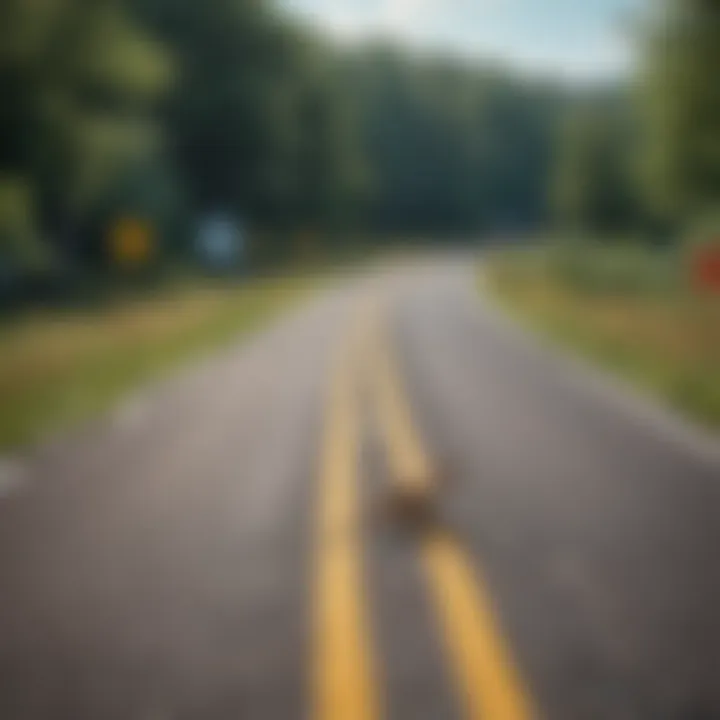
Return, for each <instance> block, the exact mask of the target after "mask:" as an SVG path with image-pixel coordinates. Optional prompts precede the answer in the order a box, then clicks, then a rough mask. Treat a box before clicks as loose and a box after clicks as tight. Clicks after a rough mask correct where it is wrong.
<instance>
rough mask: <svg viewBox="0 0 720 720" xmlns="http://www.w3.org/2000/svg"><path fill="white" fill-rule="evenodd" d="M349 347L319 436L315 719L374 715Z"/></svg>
mask: <svg viewBox="0 0 720 720" xmlns="http://www.w3.org/2000/svg"><path fill="white" fill-rule="evenodd" d="M353 339H354V337H353ZM355 349H356V345H355V343H354V342H350V343H348V344H347V345H346V346H345V347H344V348H343V350H344V352H342V353H341V355H340V357H339V358H338V363H337V366H336V367H335V368H334V371H333V376H332V379H331V387H330V395H329V398H328V406H327V411H326V419H325V429H324V435H323V440H322V449H321V453H322V454H321V459H320V462H321V467H320V497H319V514H318V536H317V550H316V552H317V576H316V585H315V593H316V594H315V598H314V607H313V612H314V632H315V641H316V646H315V655H314V657H313V661H314V667H313V673H314V675H313V687H312V703H313V706H312V714H311V717H312V718H313V720H375V719H376V718H379V717H380V712H379V700H378V695H377V690H376V686H375V681H374V668H373V659H372V656H371V647H370V645H371V643H370V632H369V626H368V623H367V618H366V613H365V602H364V600H365V598H364V584H363V577H362V562H361V554H362V548H361V538H360V528H359V522H358V493H357V486H358V460H359V457H358V455H359V453H358V450H359V417H358V411H359V408H358V388H357V365H356V357H354V353H353V350H355Z"/></svg>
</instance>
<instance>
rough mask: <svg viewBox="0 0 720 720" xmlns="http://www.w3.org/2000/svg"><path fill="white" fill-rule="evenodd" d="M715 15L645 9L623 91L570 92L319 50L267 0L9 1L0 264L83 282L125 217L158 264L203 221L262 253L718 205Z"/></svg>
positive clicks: (378, 51) (519, 229)
mask: <svg viewBox="0 0 720 720" xmlns="http://www.w3.org/2000/svg"><path fill="white" fill-rule="evenodd" d="M719 13H720V4H719V3H718V2H717V0H664V2H663V3H660V6H659V9H658V10H657V11H655V12H654V13H652V14H651V15H650V16H649V17H647V18H645V19H644V25H643V27H642V28H641V29H640V31H639V32H638V43H639V44H641V45H642V53H641V55H642V57H643V62H642V67H641V68H639V69H638V76H637V77H636V78H634V80H633V82H632V83H629V84H628V85H620V84H617V85H616V86H612V87H596V88H577V87H576V88H571V87H567V86H562V85H561V84H559V83H557V82H551V81H547V80H546V81H542V80H530V79H528V78H525V77H523V76H521V75H519V74H517V73H515V74H513V73H511V72H508V71H505V70H503V69H501V68H497V67H493V66H489V65H487V64H482V63H470V62H463V61H460V60H457V59H451V58H448V57H442V56H428V55H413V54H412V53H411V52H409V51H407V50H405V51H404V50H400V49H398V48H394V47H392V46H391V45H388V44H381V43H374V44H368V45H366V46H363V47H360V48H352V49H350V48H339V47H337V46H334V45H333V44H332V43H331V42H330V41H329V40H328V39H327V38H324V37H322V36H320V35H319V34H318V33H317V32H316V31H314V30H313V29H312V28H310V27H306V26H302V25H301V24H300V23H299V22H298V21H297V20H293V19H291V18H289V17H287V16H283V15H281V14H279V13H278V12H277V11H276V10H275V9H274V8H273V7H272V6H271V4H270V3H268V2H264V1H263V0H203V1H202V2H198V1H197V0H55V1H54V2H49V3H27V2H25V1H24V0H5V1H4V2H3V4H2V7H1V8H0V272H2V268H5V269H6V270H5V272H7V268H13V269H17V268H20V269H22V271H23V272H30V273H36V274H37V273H40V274H42V273H48V272H50V273H58V272H65V273H68V272H69V273H71V274H77V273H90V274H97V273H100V272H103V271H105V270H107V269H108V267H109V264H110V263H109V261H110V259H111V258H109V257H108V232H109V229H110V228H111V227H112V226H113V223H116V222H117V220H118V219H119V218H122V217H127V216H137V217H142V218H145V219H147V221H148V222H150V223H152V226H153V228H156V230H157V233H156V235H157V243H158V247H157V248H156V252H155V257H156V258H157V259H159V260H165V259H178V258H185V259H187V258H189V257H190V256H191V253H190V250H191V246H192V237H193V234H194V228H195V227H196V223H197V219H198V218H199V217H202V216H203V214H205V213H208V212H214V211H223V212H225V213H229V214H231V215H233V216H235V217H237V218H241V219H242V221H243V222H244V223H246V224H247V225H248V226H249V227H250V228H251V230H252V232H251V236H252V237H253V239H254V248H253V252H255V253H257V255H258V256H265V257H268V258H282V257H285V256H288V255H292V254H293V253H294V252H296V251H297V248H298V243H299V242H301V241H299V240H298V238H299V237H304V238H313V240H312V242H313V243H315V244H317V245H318V246H319V247H318V248H317V250H318V251H323V250H325V249H330V248H332V247H334V245H336V244H338V243H341V242H342V241H343V238H347V237H349V236H353V235H354V236H362V237H370V238H379V239H382V238H397V237H419V238H439V239H445V238H452V237H469V236H473V237H479V236H483V235H487V234H511V233H536V232H540V231H545V230H547V229H548V228H551V227H553V226H560V227H562V228H563V229H564V230H566V231H567V230H570V231H572V232H576V233H595V234H597V233H599V234H604V235H607V236H608V237H612V236H616V235H618V234H620V233H624V232H633V233H638V232H640V231H645V230H647V229H648V228H650V229H653V228H673V229H676V228H679V227H681V226H682V225H683V223H687V222H688V221H690V220H693V219H695V218H697V217H700V216H704V215H707V214H708V213H710V212H711V211H712V209H713V206H714V205H716V204H717V200H718V194H719V187H720V152H719V151H718V148H719V147H720V145H718V143H720V101H719V97H720V96H718V92H717V89H716V88H717V83H716V82H715V78H714V71H715V69H716V68H718V67H720V63H719V62H718V61H719V60H720V57H718V53H719V52H720V50H718V48H720V42H718V41H719V40H720V24H719V20H718V16H719Z"/></svg>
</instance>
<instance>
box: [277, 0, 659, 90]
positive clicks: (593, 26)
mask: <svg viewBox="0 0 720 720" xmlns="http://www.w3.org/2000/svg"><path fill="white" fill-rule="evenodd" d="M279 1H280V2H281V4H282V5H284V6H285V7H287V8H289V9H290V10H291V11H293V12H297V13H300V14H301V15H304V16H307V17H308V18H309V19H310V21H311V22H313V23H314V24H318V25H320V26H321V27H323V28H324V29H325V30H327V31H328V32H329V34H331V35H332V36H333V37H335V38H336V39H338V40H340V41H341V42H347V43H351V42H358V41H362V40H364V39H367V38H368V37H375V36H382V37H386V38H392V39H394V40H399V41H401V42H402V43H404V44H406V45H410V46H412V47H414V48H419V49H423V48H425V49H428V50H432V51H436V50H442V51H450V52H452V53H455V54H458V55H461V56H470V57H480V58H489V59H491V60H494V61H500V62H502V63H505V64H508V65H510V66H513V67H515V68H519V69H521V70H523V71H526V72H531V73H533V74H538V75H548V76H553V77H558V78H561V79H566V80H571V81H573V80H579V81H588V80H589V81H595V80H600V81H603V80H607V79H614V78H617V77H622V76H624V75H627V73H628V72H629V70H630V68H631V66H632V44H633V43H632V38H631V35H632V29H631V28H632V26H633V24H634V22H635V20H636V19H637V17H638V14H639V13H640V12H641V11H642V9H643V8H644V7H645V6H646V5H647V4H648V3H649V2H650V1H651V0H279Z"/></svg>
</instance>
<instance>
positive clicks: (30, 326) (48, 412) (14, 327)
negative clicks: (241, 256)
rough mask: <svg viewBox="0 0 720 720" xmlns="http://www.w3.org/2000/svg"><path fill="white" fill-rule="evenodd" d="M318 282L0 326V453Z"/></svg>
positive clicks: (238, 289) (248, 286) (225, 336)
mask: <svg viewBox="0 0 720 720" xmlns="http://www.w3.org/2000/svg"><path fill="white" fill-rule="evenodd" d="M319 280H320V278H319V276H318V275H312V274H299V275H297V276H292V277H291V276H288V277H281V278H273V279H259V280H251V281H247V282H243V283H242V284H239V283H238V284H233V285H231V284H228V283H224V284H217V283H216V284H213V283H207V284H206V285H202V286H198V285H194V286H185V287H175V288H166V289H164V290H162V291H160V292H158V293H157V294H155V295H154V296H152V297H142V298H135V299H125V300H122V301H119V302H117V303H115V304H113V305H111V306H106V307H101V308H98V309H95V310H85V311H82V312H77V311H76V312H70V311H47V312H44V313H36V314H34V315H33V316H29V317H24V318H21V319H17V320H15V321H12V322H9V323H7V324H5V325H4V326H2V327H0V450H8V449H10V448H17V447H19V446H23V445H26V444H28V443H30V442H32V441H35V440H37V439H38V438H39V437H41V436H43V435H45V434H47V433H48V432H52V431H54V430H57V429H58V428H60V427H65V426H67V425H69V424H73V423H77V422H78V421H80V420H83V419H86V418H88V417H90V416H92V415H93V414H95V413H97V412H99V411H102V410H103V409H105V408H107V407H108V406H109V405H111V404H112V403H113V401H115V400H117V399H118V398H119V397H120V396H121V395H122V394H123V393H125V392H127V391H128V390H130V389H132V388H133V387H135V386H137V385H139V384H141V383H143V382H146V381H149V380H151V379H152V378H154V377H157V376H158V375H159V374H161V373H162V372H163V371H165V370H167V369H169V368H172V367H174V366H175V365H177V364H178V363H179V362H181V361H183V360H188V359H192V358H194V357H198V356H199V355H201V354H202V353H203V352H206V351H208V350H210V349H212V348H215V347H217V346H219V345H222V344H223V343H225V342H229V341H231V340H232V339H234V338H237V337H238V336H240V335H242V334H243V333H247V332H249V331H251V330H253V329H254V328H257V327H258V326H260V325H261V324H262V323H264V322H266V321H268V320H270V319H272V318H273V317H275V316H277V315H278V314H279V313H280V312H281V311H282V310H284V309H287V308H288V307H289V306H291V305H292V304H294V303H296V302H298V301H299V300H301V299H303V298H305V297H306V296H308V295H309V293H310V292H311V290H312V288H313V287H315V286H316V285H317V283H318V282H319Z"/></svg>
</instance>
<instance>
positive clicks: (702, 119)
mask: <svg viewBox="0 0 720 720" xmlns="http://www.w3.org/2000/svg"><path fill="white" fill-rule="evenodd" d="M646 45H647V48H646V50H647V53H646V67H645V82H644V84H643V86H642V88H643V101H644V102H643V108H644V111H645V128H646V131H647V132H646V137H647V142H646V143H645V145H644V153H643V163H642V165H643V180H644V188H645V193H646V197H647V199H648V203H649V206H650V208H651V210H652V211H653V213H654V214H655V215H656V216H657V217H659V218H663V219H666V220H668V221H671V222H675V223H677V222H678V221H682V220H687V219H690V218H692V217H693V216H695V215H697V214H701V213H704V212H706V211H707V210H709V209H711V208H713V206H715V207H717V203H718V201H719V200H720V91H719V90H718V83H717V69H718V67H720V3H718V2H717V0H665V2H664V3H663V4H662V5H661V8H660V10H659V11H658V12H657V13H656V14H655V15H654V16H653V18H652V21H651V25H650V31H649V33H648V37H647V40H646Z"/></svg>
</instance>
